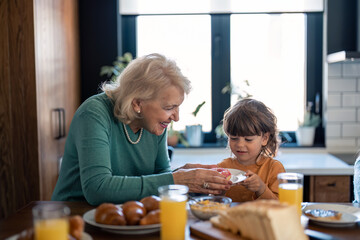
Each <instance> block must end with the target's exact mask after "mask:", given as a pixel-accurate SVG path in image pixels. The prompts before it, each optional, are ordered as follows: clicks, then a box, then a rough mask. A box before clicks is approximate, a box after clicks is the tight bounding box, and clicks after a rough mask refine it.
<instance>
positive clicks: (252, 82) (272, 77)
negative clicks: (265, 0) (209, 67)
mask: <svg viewBox="0 0 360 240" xmlns="http://www.w3.org/2000/svg"><path fill="white" fill-rule="evenodd" d="M305 26H306V19H305V14H302V13H290V14H233V15H231V84H232V86H233V88H234V89H235V90H237V89H238V90H237V91H238V92H240V93H241V92H242V91H243V90H246V92H248V93H249V94H251V95H253V97H254V98H255V99H258V100H260V101H263V102H264V103H265V104H266V105H267V106H268V107H270V108H271V109H272V110H273V111H274V113H275V115H276V116H277V118H278V128H279V129H281V130H282V131H295V130H296V129H297V126H298V119H302V116H303V114H304V106H305V104H306V102H305V84H304V83H305V81H304V80H305V54H306V49H305V47H306V41H305V40H306V39H305ZM245 80H247V81H248V82H249V86H247V85H246V84H245V83H244V81H245ZM236 101H237V94H233V96H232V97H231V105H233V104H234V103H235V102H236Z"/></svg>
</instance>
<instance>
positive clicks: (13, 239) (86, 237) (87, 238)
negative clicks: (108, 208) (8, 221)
mask: <svg viewBox="0 0 360 240" xmlns="http://www.w3.org/2000/svg"><path fill="white" fill-rule="evenodd" d="M19 235H20V233H19V234H16V235H14V236H11V237H9V238H6V239H5V240H17V239H18V237H19ZM81 240H93V238H92V237H91V236H90V235H89V234H88V233H86V232H83V235H82V238H81Z"/></svg>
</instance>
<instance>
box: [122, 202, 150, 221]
mask: <svg viewBox="0 0 360 240" xmlns="http://www.w3.org/2000/svg"><path fill="white" fill-rule="evenodd" d="M122 209H123V212H124V215H125V219H126V222H127V224H128V225H137V224H139V222H140V220H141V218H143V217H144V216H145V215H146V209H145V207H144V205H143V204H142V203H141V202H139V201H128V202H126V203H124V205H123V206H122Z"/></svg>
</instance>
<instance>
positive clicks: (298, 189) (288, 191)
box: [277, 173, 304, 216]
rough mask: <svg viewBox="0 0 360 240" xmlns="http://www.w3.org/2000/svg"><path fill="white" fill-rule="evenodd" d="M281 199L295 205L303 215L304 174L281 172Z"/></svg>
mask: <svg viewBox="0 0 360 240" xmlns="http://www.w3.org/2000/svg"><path fill="white" fill-rule="evenodd" d="M277 178H278V181H279V200H280V202H285V203H288V204H291V205H294V206H295V207H296V209H297V212H298V214H299V216H301V202H302V201H303V184H304V175H303V174H301V173H279V174H278V176H277Z"/></svg>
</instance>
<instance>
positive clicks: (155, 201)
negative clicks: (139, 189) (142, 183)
mask: <svg viewBox="0 0 360 240" xmlns="http://www.w3.org/2000/svg"><path fill="white" fill-rule="evenodd" d="M140 202H141V203H142V204H144V207H145V209H146V211H147V212H151V211H153V210H156V209H159V208H160V198H159V197H158V196H155V195H151V196H148V197H144V198H143V199H141V200H140Z"/></svg>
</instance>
